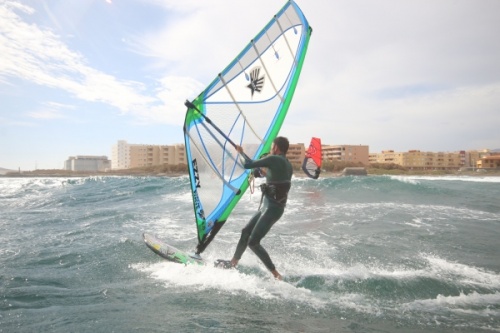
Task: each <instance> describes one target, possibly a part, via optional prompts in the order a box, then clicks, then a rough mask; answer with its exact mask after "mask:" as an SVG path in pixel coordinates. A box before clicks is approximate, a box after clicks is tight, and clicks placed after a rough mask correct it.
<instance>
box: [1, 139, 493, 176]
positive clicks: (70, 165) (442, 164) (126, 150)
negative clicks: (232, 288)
mask: <svg viewBox="0 0 500 333" xmlns="http://www.w3.org/2000/svg"><path fill="white" fill-rule="evenodd" d="M321 149H322V160H323V165H322V169H323V170H324V171H326V172H341V171H342V169H344V168H347V167H351V168H352V167H357V168H363V169H368V170H369V172H368V173H377V174H380V173H404V172H408V173H456V172H478V173H486V172H490V173H491V172H494V173H496V172H499V171H500V149H483V150H468V151H466V150H461V151H456V152H429V151H420V150H409V151H406V152H396V151H394V150H384V151H382V152H378V153H375V152H370V151H369V146H368V145H329V144H323V145H322V146H321ZM306 150H307V147H306V145H305V144H304V143H292V144H290V148H289V151H288V154H287V157H288V159H289V160H290V162H291V163H292V165H293V166H294V168H295V169H297V170H298V169H300V165H301V164H302V161H303V159H304V156H305V153H306ZM62 164H63V168H62V169H61V170H33V171H23V170H8V169H2V168H0V175H4V176H5V175H7V176H8V175H11V176H12V175H29V174H32V175H33V174H54V173H56V174H82V173H83V174H85V173H107V174H164V173H168V174H172V173H185V172H186V170H187V168H186V155H185V147H184V144H174V145H150V144H130V143H128V142H127V141H125V140H119V141H118V142H117V143H116V144H115V145H113V146H112V147H111V159H109V158H108V156H92V155H75V156H69V157H68V158H67V160H65V161H64V163H62ZM380 170H386V171H385V172H384V171H380Z"/></svg>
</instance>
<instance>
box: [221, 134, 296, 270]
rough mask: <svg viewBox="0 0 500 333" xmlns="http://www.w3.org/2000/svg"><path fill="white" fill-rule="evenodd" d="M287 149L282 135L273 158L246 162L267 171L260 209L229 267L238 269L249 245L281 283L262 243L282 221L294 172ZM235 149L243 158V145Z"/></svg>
mask: <svg viewBox="0 0 500 333" xmlns="http://www.w3.org/2000/svg"><path fill="white" fill-rule="evenodd" d="M288 147H289V142H288V139H287V138H285V137H282V136H279V137H277V138H275V139H274V141H273V144H272V147H271V155H267V156H265V157H263V158H261V159H258V160H251V159H246V160H245V161H244V167H245V169H252V168H266V171H267V172H266V183H265V184H262V185H261V189H262V201H261V206H260V207H259V210H258V211H257V213H255V215H254V216H253V217H252V218H251V219H250V221H249V222H248V224H247V225H246V226H245V227H244V228H243V229H242V231H241V237H240V240H239V242H238V245H237V246H236V251H235V252H234V255H233V258H232V259H231V261H230V263H229V264H230V266H232V267H235V266H236V265H237V264H238V261H239V260H240V259H241V256H242V255H243V252H245V250H246V248H247V246H249V247H250V249H252V251H253V252H254V253H255V254H256V255H257V257H259V259H260V260H261V261H262V262H263V263H264V265H265V266H266V267H267V269H269V270H270V271H271V273H272V274H273V276H274V277H275V278H276V279H278V280H281V279H282V276H281V274H280V273H279V272H278V271H277V270H276V267H275V266H274V264H273V262H272V260H271V258H270V257H269V254H268V253H267V251H266V250H265V249H264V248H263V247H262V245H261V244H260V241H261V240H262V239H263V238H264V237H265V236H266V234H267V233H268V232H269V230H270V229H271V227H272V226H273V225H274V223H276V222H277V221H278V220H279V219H280V218H281V216H282V215H283V212H284V211H285V206H286V201H287V198H288V191H289V190H290V186H291V179H292V173H293V169H292V165H291V164H290V162H289V161H288V159H287V158H286V153H287V151H288ZM236 150H237V151H238V153H240V154H241V155H242V156H244V154H243V148H242V147H241V146H236Z"/></svg>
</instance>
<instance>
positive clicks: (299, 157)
mask: <svg viewBox="0 0 500 333" xmlns="http://www.w3.org/2000/svg"><path fill="white" fill-rule="evenodd" d="M305 155H306V148H305V146H304V144H303V143H290V146H289V147H288V152H287V154H286V157H287V158H288V160H289V161H290V163H292V164H300V165H302V162H303V161H304V157H305Z"/></svg>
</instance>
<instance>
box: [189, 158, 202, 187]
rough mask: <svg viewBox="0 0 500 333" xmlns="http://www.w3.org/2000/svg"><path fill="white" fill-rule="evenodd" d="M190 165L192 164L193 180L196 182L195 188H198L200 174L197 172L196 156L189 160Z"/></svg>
mask: <svg viewBox="0 0 500 333" xmlns="http://www.w3.org/2000/svg"><path fill="white" fill-rule="evenodd" d="M191 165H192V166H193V172H194V181H195V183H196V188H200V187H201V185H200V175H199V174H198V162H196V158H195V159H194V160H192V161H191Z"/></svg>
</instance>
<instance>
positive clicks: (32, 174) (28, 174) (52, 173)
mask: <svg viewBox="0 0 500 333" xmlns="http://www.w3.org/2000/svg"><path fill="white" fill-rule="evenodd" d="M384 171H385V172H384ZM367 172H368V174H367V175H366V176H436V177H446V176H468V177H491V176H497V177H498V176H500V170H489V171H486V172H474V171H463V172H460V171H455V172H443V171H419V172H415V171H413V172H412V171H402V170H398V172H395V170H390V171H389V170H381V169H376V170H370V169H367ZM187 175H188V173H187V172H178V171H171V172H154V171H144V170H142V171H140V170H126V171H125V170H120V171H109V172H73V171H65V170H37V171H25V172H21V173H18V172H11V173H7V174H3V175H0V178H36V177H54V178H56V177H70V178H79V177H106V176H130V177H181V176H187ZM294 176H295V177H298V178H307V175H305V174H304V173H303V172H301V171H299V170H296V172H295V173H294ZM366 176H363V175H360V176H357V177H366ZM337 177H345V176H344V175H342V172H332V171H324V172H322V173H321V175H320V178H337Z"/></svg>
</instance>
